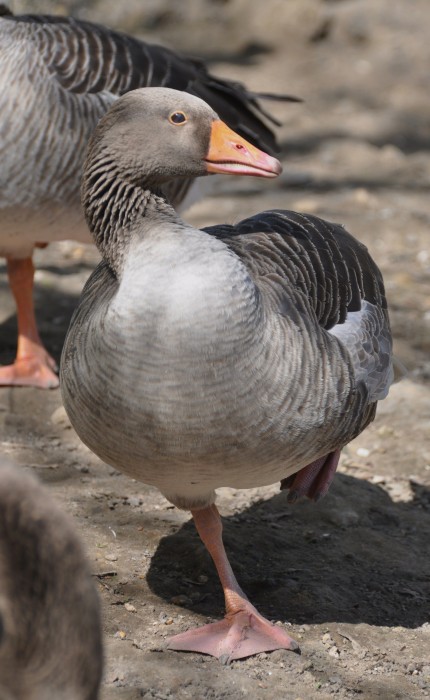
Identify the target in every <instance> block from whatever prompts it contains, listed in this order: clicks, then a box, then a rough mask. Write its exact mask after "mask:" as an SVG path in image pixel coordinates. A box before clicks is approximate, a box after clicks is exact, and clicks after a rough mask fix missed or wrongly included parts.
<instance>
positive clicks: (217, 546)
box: [168, 505, 299, 663]
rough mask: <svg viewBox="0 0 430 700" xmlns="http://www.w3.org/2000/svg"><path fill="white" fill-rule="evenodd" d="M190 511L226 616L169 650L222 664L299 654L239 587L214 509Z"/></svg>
mask: <svg viewBox="0 0 430 700" xmlns="http://www.w3.org/2000/svg"><path fill="white" fill-rule="evenodd" d="M191 512H192V515H193V518H194V522H195V525H196V528H197V530H198V533H199V535H200V537H201V539H202V541H203V543H204V544H205V546H206V548H207V549H208V551H209V553H210V555H211V557H212V559H213V560H214V564H215V566H216V569H217V572H218V575H219V577H220V581H221V585H222V587H223V590H224V597H225V606H226V615H225V617H224V619H223V620H222V621H221V622H214V623H213V624H210V625H205V626H204V627H200V628H198V629H195V630H190V631H188V632H183V633H182V634H178V635H176V636H175V637H171V638H170V639H169V643H168V646H169V649H175V650H177V651H197V652H200V653H203V654H211V655H212V656H216V657H217V658H218V659H220V660H221V661H222V662H223V663H229V662H230V661H232V660H233V659H242V658H245V657H246V656H252V655H253V654H258V653H259V652H261V651H274V650H275V649H290V650H292V651H298V650H299V647H298V644H297V642H296V641H295V640H294V639H291V637H289V636H288V634H287V633H286V632H284V630H283V629H281V628H280V627H277V626H276V625H273V624H272V623H271V622H269V621H268V620H266V619H265V618H264V617H263V616H262V615H260V613H259V612H258V611H257V610H256V608H254V606H253V605H251V603H250V602H249V600H248V598H247V597H246V595H245V594H244V593H243V591H242V590H241V588H240V587H239V584H238V583H237V581H236V578H235V575H234V573H233V570H232V568H231V566H230V562H229V561H228V559H227V555H226V553H225V549H224V544H223V541H222V523H221V518H220V516H219V513H218V510H217V508H216V506H215V505H212V506H209V507H208V508H203V509H202V510H194V511H191Z"/></svg>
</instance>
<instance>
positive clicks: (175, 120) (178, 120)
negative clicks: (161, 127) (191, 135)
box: [169, 112, 187, 124]
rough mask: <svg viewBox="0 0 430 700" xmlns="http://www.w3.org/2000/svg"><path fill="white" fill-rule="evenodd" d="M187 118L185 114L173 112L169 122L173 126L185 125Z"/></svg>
mask: <svg viewBox="0 0 430 700" xmlns="http://www.w3.org/2000/svg"><path fill="white" fill-rule="evenodd" d="M186 121H187V117H186V116H185V114H184V113H183V112H173V114H171V115H170V117H169V122H171V123H172V124H185V122H186Z"/></svg>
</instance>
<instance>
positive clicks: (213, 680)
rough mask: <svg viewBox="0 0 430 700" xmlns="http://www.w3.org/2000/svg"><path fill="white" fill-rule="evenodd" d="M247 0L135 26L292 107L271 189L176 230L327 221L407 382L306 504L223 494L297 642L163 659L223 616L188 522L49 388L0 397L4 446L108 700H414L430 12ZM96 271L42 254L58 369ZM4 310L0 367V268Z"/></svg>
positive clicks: (425, 408)
mask: <svg viewBox="0 0 430 700" xmlns="http://www.w3.org/2000/svg"><path fill="white" fill-rule="evenodd" d="M164 4H166V3H164ZM42 5H43V3H42ZM74 5H75V9H76V12H77V13H78V14H79V12H83V10H82V7H81V5H80V4H79V3H75V4H74ZM99 5H100V3H98V4H97V5H96V9H95V10H94V11H93V15H92V18H93V19H94V18H96V17H95V15H94V13H96V12H97V11H98V12H99V16H98V19H99V20H100V19H101V18H102V17H104V15H103V14H102V11H101V9H100V7H99ZM149 5H150V8H151V11H154V12H155V10H154V9H153V8H154V3H149ZM191 5H192V3H189V2H188V3H185V6H186V7H187V8H189V7H191ZM243 5H244V3H243V2H240V1H239V0H237V1H236V0H232V2H225V3H221V2H218V3H214V2H207V3H206V5H204V3H203V2H196V3H194V5H193V7H194V6H195V15H193V18H194V19H193V22H194V24H193V25H192V26H193V29H196V28H197V29H199V30H200V33H196V31H197V29H196V31H193V32H192V33H191V34H190V35H189V37H187V36H186V35H185V34H184V26H177V23H176V24H175V17H174V16H169V15H167V16H164V19H163V17H162V18H161V19H159V21H158V23H157V22H155V21H154V22H153V33H152V35H151V36H153V38H154V39H155V38H156V39H158V40H161V39H164V40H165V41H169V42H170V44H174V43H175V42H176V45H178V46H181V47H182V48H184V47H185V45H186V43H187V39H189V42H190V43H191V44H192V49H193V51H194V52H197V51H198V49H199V46H198V43H199V41H200V53H201V54H203V53H205V54H206V55H207V56H208V55H209V54H210V55H211V56H212V58H216V59H217V62H216V63H214V64H213V65H212V70H215V69H216V71H217V72H218V73H220V74H223V75H225V76H231V77H233V76H234V77H237V78H239V79H241V80H243V81H245V82H246V83H247V84H248V85H250V86H252V87H255V88H257V89H258V88H260V89H273V90H279V91H287V92H292V93H295V94H298V95H301V96H302V97H304V98H305V99H306V103H305V104H304V105H301V106H286V105H276V106H275V107H274V111H275V112H276V114H277V115H278V116H279V117H280V118H281V119H282V120H283V121H284V126H283V127H282V128H281V130H280V132H279V134H280V141H281V143H282V158H283V161H284V165H285V173H284V175H283V176H282V177H281V178H280V179H279V180H278V181H277V182H274V183H268V184H265V185H264V186H262V184H261V183H259V182H256V181H252V180H239V179H235V180H233V179H229V180H224V181H223V182H222V183H221V186H220V188H219V190H218V192H217V194H216V195H215V196H214V197H212V198H210V199H207V200H206V201H205V202H202V203H200V204H198V205H196V206H195V207H194V208H193V210H192V211H191V212H190V214H189V217H188V218H189V219H190V220H191V221H192V222H193V223H195V224H197V225H205V224H208V223H215V222H218V221H234V220H237V219H239V218H241V217H242V216H246V215H249V214H250V213H253V212H256V211H259V210H263V209H267V208H271V207H283V208H294V209H298V210H304V211H309V212H312V213H315V214H317V215H321V216H323V217H326V218H329V219H332V220H335V221H338V222H341V223H343V224H344V225H345V226H346V227H347V228H348V229H349V230H350V231H351V232H353V233H354V234H355V235H356V236H357V237H359V238H360V239H361V240H362V241H364V242H365V243H366V244H367V245H368V246H369V248H370V250H371V252H372V254H373V255H374V257H375V259H376V260H377V262H378V263H379V265H380V267H381V269H382V271H383V273H384V277H385V280H386V286H387V291H388V296H389V301H390V308H391V319H392V325H393V331H394V335H395V339H396V352H397V355H398V357H399V358H400V359H401V360H402V362H403V363H404V365H406V367H407V370H408V375H407V377H406V378H405V379H403V380H402V381H401V382H400V383H398V384H396V385H395V386H394V387H393V388H392V391H391V393H390V396H389V397H388V399H386V400H385V401H384V402H383V403H381V405H380V407H379V411H378V415H377V418H376V420H375V422H374V423H373V424H372V425H371V426H370V428H369V429H368V430H367V431H366V432H365V433H364V434H363V435H361V436H360V437H359V438H358V439H357V440H355V441H354V442H353V443H351V444H350V445H349V446H348V448H347V449H345V451H344V454H343V457H342V462H341V466H340V469H339V474H338V476H337V477H336V480H335V484H334V486H333V488H332V490H331V492H330V494H329V495H328V496H327V498H326V499H325V500H324V501H323V502H322V503H321V504H319V505H318V506H315V505H312V504H309V503H300V504H297V505H296V506H294V507H292V506H290V505H288V504H287V502H286V497H285V494H280V493H279V489H278V485H274V486H273V487H270V488H265V489H259V490H251V491H238V492H236V491H234V490H231V489H221V490H220V495H219V507H220V510H221V512H222V514H223V515H224V516H225V519H224V522H225V541H226V546H227V548H228V551H229V554H230V556H231V559H232V561H233V563H234V566H235V569H236V572H237V574H238V578H239V580H240V582H241V583H242V585H243V587H244V589H245V590H246V591H247V592H248V594H249V596H250V598H251V599H252V601H253V602H254V603H255V604H256V606H257V607H258V608H259V609H260V610H261V611H262V612H263V613H264V614H265V615H267V616H268V617H269V618H270V619H272V620H274V621H279V624H282V625H285V626H286V627H287V628H288V630H289V632H291V634H292V636H295V637H296V639H298V640H299V642H300V645H301V649H302V655H301V656H298V655H296V654H293V653H288V652H283V651H278V652H274V653H272V654H260V655H259V656H257V657H255V658H251V659H247V660H244V661H240V662H234V663H232V664H231V665H230V666H229V667H225V666H222V665H220V664H219V662H217V661H216V660H215V659H212V658H207V657H199V656H198V655H195V654H177V653H174V652H167V651H164V650H163V644H164V640H165V639H166V637H168V636H169V635H171V634H174V633H176V632H179V631H182V630H185V629H187V628H189V627H190V626H192V625H197V624H202V623H204V622H206V621H208V620H211V619H218V618H219V617H220V616H221V614H222V609H223V600H222V595H221V591H220V587H219V584H218V580H217V577H216V575H215V571H214V569H213V566H212V563H211V561H210V559H209V556H208V555H207V554H206V552H205V550H204V548H203V545H202V544H201V543H200V541H199V539H198V536H197V535H196V533H195V530H194V527H193V525H192V523H190V522H189V517H188V516H187V514H186V513H182V512H179V511H177V510H176V509H174V508H173V507H172V506H170V505H169V504H168V503H167V502H166V501H165V500H164V499H163V498H162V497H161V496H160V494H159V493H158V492H157V491H156V490H155V489H152V488H150V487H147V486H145V485H143V484H141V483H138V482H135V481H132V480H130V479H127V478H126V477H124V476H122V475H120V474H118V473H117V472H115V471H114V470H112V469H111V468H110V467H108V466H106V465H103V464H101V463H100V462H99V461H98V460H97V459H96V458H95V457H94V456H93V455H91V453H90V452H89V451H88V450H87V449H86V448H85V447H83V446H82V444H80V442H79V440H78V438H77V437H76V435H75V434H74V433H73V431H72V429H71V428H70V426H69V425H68V422H67V420H66V419H65V416H64V413H63V410H62V408H61V403H60V395H59V392H58V391H53V392H45V393H44V392H41V391H37V390H32V389H20V390H17V389H2V390H0V439H1V440H2V443H3V451H4V453H5V454H7V455H9V456H10V457H11V458H12V459H14V460H15V461H16V462H17V463H19V464H22V465H24V466H26V467H28V468H29V469H31V470H33V471H35V472H36V473H37V474H38V476H39V477H40V478H41V479H42V481H43V482H45V483H47V484H48V485H49V487H50V489H51V490H52V491H53V492H54V494H55V495H56V496H57V498H58V499H60V501H62V502H63V503H64V507H65V509H66V510H68V511H70V512H71V513H72V514H73V516H74V518H75V521H76V528H77V530H78V531H79V533H80V534H81V536H82V538H83V539H84V540H85V543H86V546H87V549H88V554H89V558H90V560H91V562H92V566H93V570H94V574H95V576H96V579H97V582H98V586H99V590H100V594H101V597H102V600H103V609H104V629H105V639H106V672H105V680H104V686H103V693H102V698H103V700H116V699H118V700H119V699H121V700H125V699H126V698H127V700H132V699H133V700H134V699H135V698H154V699H157V700H170V699H171V698H178V699H181V700H182V699H184V700H185V699H186V698H199V699H200V698H207V699H208V700H209V699H210V700H218V699H219V700H221V699H223V700H224V699H226V700H227V699H228V700H239V699H241V698H244V697H251V698H257V699H260V698H262V699H263V698H267V699H269V698H285V699H286V700H290V699H291V700H299V699H302V700H305V699H306V700H307V699H311V700H313V699H314V698H315V699H318V700H324V699H325V698H328V697H331V696H333V695H335V696H337V697H339V698H353V697H356V696H360V697H362V698H366V699H369V700H373V699H376V698H381V699H382V698H384V699H387V698H388V699H390V700H391V699H392V698H422V697H428V696H429V695H430V624H429V601H430V566H429V561H428V551H429V541H430V514H429V509H430V490H429V487H430V444H429V439H428V430H429V427H430V361H429V349H430V244H429V228H430V201H429V197H428V188H429V186H430V154H429V144H430V126H429V124H430V119H429V117H430V106H429V101H428V92H429V87H430V78H429V72H428V67H429V64H430V55H429V54H430V43H429V42H428V36H429V35H430V7H429V6H428V2H427V0H415V2H413V3H411V2H410V1H409V2H408V0H396V1H394V0H393V1H390V0H379V2H374V1H373V2H372V1H371V0H360V1H358V0H356V1H355V2H354V1H351V2H326V3H324V2H317V1H316V0H315V1H314V2H311V0H306V2H303V3H302V4H300V3H298V2H291V4H290V3H286V2H285V1H284V2H283V3H280V2H275V0H271V1H270V2H268V0H266V2H265V3H264V6H265V8H266V13H262V12H261V10H258V9H257V5H255V6H256V12H255V14H253V15H252V16H249V17H246V20H244V21H243V22H242V23H241V22H240V21H239V17H240V14H239V13H240V10H241V8H242V10H243ZM131 6H134V5H133V3H131ZM215 6H217V9H216V11H217V13H218V15H217V17H218V18H219V17H220V14H219V13H225V14H224V15H223V18H224V20H223V22H221V21H219V22H218V24H216V23H215V24H216V26H215V28H214V26H213V22H212V24H211V22H210V15H209V19H208V18H207V17H208V15H205V14H204V12H203V10H204V7H206V9H207V8H208V7H209V9H210V10H211V12H214V11H215V10H214V7H215ZM287 7H289V8H290V9H289V11H290V14H287V9H286V8H287ZM97 8H98V10H97ZM42 9H46V3H45V5H44V6H43V7H42ZM199 12H200V14H199ZM277 13H278V14H277ZM279 13H281V14H279ZM190 17H191V15H190ZM269 20H270V21H269ZM189 21H190V22H191V19H190V18H189ZM259 27H260V30H259ZM140 28H145V29H146V30H147V29H148V27H147V26H145V27H143V25H142V23H141V26H140ZM128 29H130V27H128ZM196 37H198V39H199V41H198V40H197V38H196ZM226 37H227V39H228V41H227V40H226ZM257 43H258V45H259V46H257ZM202 46H205V52H203V50H202ZM247 46H248V48H247ZM249 47H251V48H249ZM96 260H97V254H96V253H95V251H94V250H93V249H92V248H90V247H88V248H84V247H81V246H77V245H75V244H71V243H64V244H59V245H58V246H51V247H50V248H49V249H47V250H43V251H39V252H38V254H37V263H38V273H37V288H36V300H37V311H38V317H39V319H40V328H41V332H42V335H43V337H44V339H45V341H46V343H47V345H48V347H49V349H50V350H51V352H53V353H54V354H55V355H56V356H57V357H59V354H60V351H61V345H62V341H63V338H64V334H65V332H66V328H67V325H68V321H69V319H70V315H71V313H72V310H73V308H74V306H75V304H76V299H77V296H78V294H79V291H80V289H81V287H82V284H83V282H84V281H85V279H86V278H87V276H88V274H89V273H90V271H91V269H92V268H93V265H94V263H95V261H96ZM0 306H1V316H0V348H1V353H0V361H1V362H6V361H8V360H10V359H12V357H13V351H14V343H15V318H14V309H13V304H12V301H11V299H10V296H9V294H8V290H7V283H6V277H5V271H4V267H2V268H0Z"/></svg>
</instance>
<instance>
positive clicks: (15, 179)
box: [0, 15, 276, 257]
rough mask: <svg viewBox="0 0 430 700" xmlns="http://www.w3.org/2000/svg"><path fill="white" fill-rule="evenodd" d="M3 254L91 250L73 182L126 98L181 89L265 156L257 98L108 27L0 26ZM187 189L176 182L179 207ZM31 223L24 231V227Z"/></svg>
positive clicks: (268, 143) (46, 22)
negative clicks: (101, 125)
mask: <svg viewBox="0 0 430 700" xmlns="http://www.w3.org/2000/svg"><path fill="white" fill-rule="evenodd" d="M0 56H1V59H0V67H1V71H0V109H1V114H2V119H1V122H0V157H1V162H2V166H1V169H0V211H1V213H2V223H1V227H0V254H2V255H11V256H16V257H25V256H26V255H30V254H31V251H32V248H33V246H34V244H35V243H36V242H49V241H52V240H61V239H64V238H72V239H75V240H80V241H86V242H89V240H90V239H89V236H88V231H87V228H86V226H85V223H84V221H83V217H82V213H81V206H80V198H79V183H80V177H81V169H82V163H83V160H84V155H85V149H86V144H87V142H88V139H89V137H90V135H91V134H92V132H93V130H94V127H95V125H96V124H97V122H98V121H99V119H100V118H101V116H102V115H103V114H104V113H105V112H106V111H107V109H108V108H109V106H110V105H111V104H112V103H113V102H114V101H115V100H116V99H117V97H118V96H120V95H122V94H123V93H124V92H127V91H129V90H132V89H134V88H138V87H143V86H157V85H158V86H166V87H172V88H175V89H178V90H184V91H187V92H190V93H192V94H195V95H197V96H199V97H202V98H203V99H204V100H206V101H207V102H209V103H210V104H211V106H212V107H213V108H214V110H215V111H216V112H217V113H218V114H219V116H220V117H221V118H222V119H223V120H224V121H226V122H227V123H228V125H229V126H230V127H231V128H232V129H234V130H236V131H238V132H239V133H241V134H242V135H243V136H244V137H245V138H247V139H248V140H250V141H252V142H253V143H255V144H256V145H257V146H259V147H260V148H263V149H265V150H276V141H275V139H274V136H273V133H272V131H271V129H270V128H269V127H268V126H267V124H266V123H265V117H266V115H265V112H264V111H263V110H261V109H260V107H259V103H258V101H257V99H256V98H255V96H254V95H253V94H252V93H250V92H248V91H247V90H246V88H245V87H243V86H242V85H240V84H238V83H234V82H231V81H226V80H222V79H218V78H216V77H214V76H212V75H211V74H210V73H208V71H207V70H206V68H205V67H204V65H203V64H202V63H200V62H199V61H196V60H193V59H188V58H185V57H182V56H180V55H178V54H176V53H174V52H172V51H169V50H168V49H165V48H163V47H160V46H153V45H149V44H146V43H145V42H143V41H139V40H137V39H134V38H132V37H129V36H127V35H125V34H121V33H120V32H115V31H113V30H110V29H107V28H105V27H102V26H99V25H96V24H91V23H89V22H83V21H79V20H76V19H73V18H58V17H51V16H44V15H34V16H33V15H24V16H17V17H14V16H6V17H2V18H0ZM190 182H191V181H184V180H182V181H180V182H173V183H172V184H171V185H169V188H168V196H169V200H170V202H171V203H172V204H173V205H174V206H178V205H179V204H180V202H181V201H182V200H183V199H184V197H185V196H186V194H187V192H188V189H189V187H190ZM29 221H31V225H29V223H28V222H29Z"/></svg>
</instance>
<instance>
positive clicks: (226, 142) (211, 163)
mask: <svg viewBox="0 0 430 700" xmlns="http://www.w3.org/2000/svg"><path fill="white" fill-rule="evenodd" d="M205 161H206V164H207V168H206V169H207V171H208V173H230V174H231V175H254V177H277V175H280V174H281V172H282V166H281V164H280V162H279V160H276V158H272V156H269V155H268V154H267V153H264V151H260V150H259V149H258V148H256V147H255V146H253V145H252V144H250V143H248V141H245V139H243V138H242V137H241V136H239V135H238V134H236V133H235V132H234V131H232V130H231V129H230V128H229V127H228V126H227V124H224V122H222V121H221V120H220V119H216V120H214V121H213V122H212V130H211V138H210V141H209V150H208V152H207V154H206V158H205Z"/></svg>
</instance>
